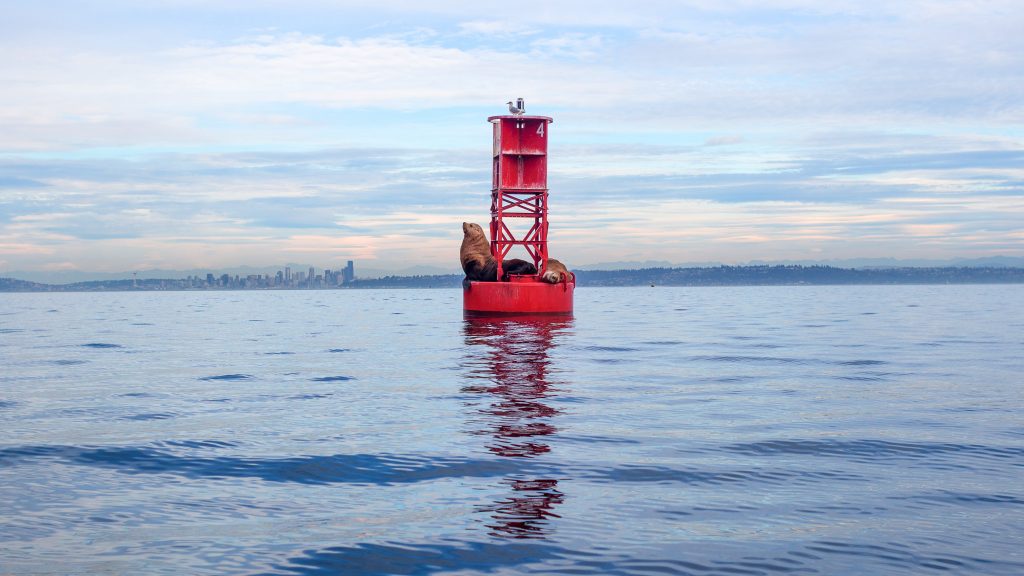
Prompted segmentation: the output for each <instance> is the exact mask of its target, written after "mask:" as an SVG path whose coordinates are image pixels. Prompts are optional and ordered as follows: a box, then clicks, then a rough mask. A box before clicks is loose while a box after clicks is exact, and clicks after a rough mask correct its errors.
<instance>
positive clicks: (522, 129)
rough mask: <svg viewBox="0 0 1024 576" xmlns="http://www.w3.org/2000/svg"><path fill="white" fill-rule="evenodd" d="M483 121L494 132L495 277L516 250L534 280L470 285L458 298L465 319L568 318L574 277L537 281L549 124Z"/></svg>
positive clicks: (542, 262) (543, 244)
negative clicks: (528, 260)
mask: <svg viewBox="0 0 1024 576" xmlns="http://www.w3.org/2000/svg"><path fill="white" fill-rule="evenodd" d="M520 102H521V100H520ZM519 108H520V109H521V108H522V106H521V103H520V105H519ZM487 120H488V121H489V122H490V123H491V124H492V126H493V130H494V138H493V141H494V143H493V154H492V156H493V166H492V170H491V226H490V232H491V255H492V256H493V257H494V259H495V260H497V262H498V276H497V277H498V278H499V279H500V278H501V277H502V274H503V271H502V269H501V262H502V260H504V259H505V258H506V257H507V256H508V254H509V252H510V251H511V250H512V248H514V247H515V246H522V247H523V249H524V250H525V251H526V253H527V255H528V256H529V257H530V258H531V259H533V264H534V266H536V268H537V274H531V275H523V276H511V277H510V279H509V281H508V282H477V281H474V282H469V283H467V284H466V287H465V288H464V290H463V292H462V304H463V310H464V311H465V313H466V314H467V315H515V314H558V315H572V295H573V290H574V289H575V288H576V276H575V275H574V274H572V273H571V272H570V273H568V275H567V277H566V278H565V279H564V280H563V281H562V282H560V283H558V284H549V283H547V282H542V281H541V280H540V277H541V276H542V275H543V274H544V272H545V271H546V270H547V264H548V132H549V128H550V126H551V123H552V122H553V120H552V119H551V118H549V117H547V116H527V115H525V114H509V115H505V116H491V117H490V118H488V119H487Z"/></svg>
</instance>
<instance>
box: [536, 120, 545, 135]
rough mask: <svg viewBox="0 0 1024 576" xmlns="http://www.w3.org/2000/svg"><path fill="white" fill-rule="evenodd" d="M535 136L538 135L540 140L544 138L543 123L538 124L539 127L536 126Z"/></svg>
mask: <svg viewBox="0 0 1024 576" xmlns="http://www.w3.org/2000/svg"><path fill="white" fill-rule="evenodd" d="M537 134H540V137H541V138H543V137H544V123H543V122H541V123H540V126H537Z"/></svg>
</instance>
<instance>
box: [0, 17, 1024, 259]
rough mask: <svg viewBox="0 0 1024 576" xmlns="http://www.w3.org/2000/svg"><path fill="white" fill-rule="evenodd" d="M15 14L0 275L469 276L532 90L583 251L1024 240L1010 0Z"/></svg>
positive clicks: (731, 252)
mask: <svg viewBox="0 0 1024 576" xmlns="http://www.w3.org/2000/svg"><path fill="white" fill-rule="evenodd" d="M509 6H515V9H514V10H513V9H510V8H509ZM2 8H3V14H4V17H3V18H2V19H0V79H2V80H0V82H2V88H3V89H2V90H0V273H3V272H4V271H21V270H34V271H45V270H51V271H53V270H83V271H95V272H115V271H126V270H144V269H151V268H164V269H192V268H213V269H219V268H226V267H233V266H238V265H248V266H257V267H260V266H266V267H268V269H269V267H272V266H276V265H280V264H282V263H286V262H308V263H312V264H315V265H317V266H323V267H339V266H340V265H343V263H344V261H345V260H348V259H354V260H356V261H357V262H358V263H359V265H361V266H363V267H364V268H374V269H380V270H402V269H403V268H406V267H408V266H412V265H416V264H426V265H430V266H436V267H439V268H442V269H449V270H452V271H454V270H457V269H458V259H457V256H456V252H457V249H458V244H459V242H460V240H461V226H460V224H461V222H462V221H463V220H469V221H476V222H480V223H482V224H483V223H485V222H486V220H487V219H488V218H489V215H488V209H489V188H490V182H489V178H490V174H489V166H490V165H489V162H490V160H489V157H488V155H489V152H490V133H489V130H490V127H489V125H488V123H487V121H486V118H487V116H489V115H494V114H500V113H502V112H503V111H504V105H503V103H504V102H506V101H507V100H509V99H513V98H515V97H524V98H526V102H527V106H528V111H529V112H530V113H535V114H543V115H548V116H552V117H554V119H555V124H554V125H553V126H552V130H551V133H550V134H551V149H550V166H549V170H550V176H549V185H550V188H551V220H552V228H551V233H550V241H551V253H552V255H555V256H557V257H559V258H560V259H562V260H564V261H566V262H568V263H569V264H570V265H587V264H591V263H595V262H609V261H625V260H662V261H669V262H674V263H686V262H709V261H711V262H723V263H744V262H748V261H752V260H768V261H772V260H794V259H796V260H821V261H838V260H843V259H851V258H878V257H896V258H905V259H912V258H931V259H957V258H981V257H988V256H995V255H1004V256H1016V257H1021V256H1024V35H1022V34H1020V30H1024V7H1021V5H1020V3H1019V2H1016V1H1009V0H1007V1H999V0H993V1H973V2H957V1H949V2H929V1H907V2H877V3H876V2H863V1H857V2H853V1H851V2H844V1H838V2H821V1H820V0H819V1H815V2H811V1H804V0H765V1H758V2H752V1H739V2H711V1H702V0H697V1H689V2H687V1H671V2H669V1H665V2H658V1H654V2H634V3H621V2H608V3H596V2H575V1H571V2H557V3H553V2H532V1H523V2H514V3H472V4H471V3H464V2H445V1H435V2H429V3H426V2H411V1H398V0H376V1H373V2H369V1H366V2H328V1H310V0H306V1H303V0H297V1H290V2H276V1H258V0H257V1H249V2H242V1H221V2H217V1H204V2H200V1H188V0H180V1H171V0H167V1H150V2H144V3H140V2H127V1H117V0H111V1H105V2H99V1H96V2H89V1H76V2H60V1H54V2H46V3H28V2H14V1H6V2H3V7H2Z"/></svg>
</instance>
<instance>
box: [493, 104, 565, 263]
mask: <svg viewBox="0 0 1024 576" xmlns="http://www.w3.org/2000/svg"><path fill="white" fill-rule="evenodd" d="M487 120H488V121H489V122H491V124H492V126H493V147H492V156H493V169H492V174H491V226H490V228H491V229H490V233H491V254H492V255H493V256H494V258H495V259H496V260H497V261H498V263H499V264H498V277H499V278H500V277H501V273H502V270H501V262H502V260H504V259H505V258H506V257H508V255H509V252H511V251H512V249H513V248H514V247H516V246H522V247H523V249H524V250H525V251H526V254H527V255H528V256H529V258H530V259H532V260H533V264H534V266H536V267H537V270H539V271H540V272H541V273H543V272H544V270H546V267H547V262H548V157H547V155H548V129H549V127H550V125H551V122H553V120H552V119H551V118H549V117H547V116H526V115H522V116H512V115H507V116H491V117H490V118H488V119H487ZM531 220H532V221H531Z"/></svg>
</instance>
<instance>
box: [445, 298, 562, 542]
mask: <svg viewBox="0 0 1024 576" xmlns="http://www.w3.org/2000/svg"><path fill="white" fill-rule="evenodd" d="M571 327H572V320H571V319H565V318H558V319H555V318H544V317H529V318H467V319H466V323H465V327H464V333H465V336H466V344H467V346H468V350H469V353H468V355H467V358H466V363H465V365H466V366H467V368H468V369H469V372H468V377H469V378H470V381H471V383H470V384H469V385H467V386H466V387H464V388H463V389H462V391H463V392H464V393H471V394H476V395H479V396H480V398H481V399H482V400H483V402H482V403H474V405H473V408H474V412H473V417H472V418H471V419H470V422H471V423H472V425H473V429H472V430H471V433H472V434H477V435H481V436H487V437H488V442H487V444H486V446H487V449H488V450H490V451H491V452H492V453H494V454H497V455H498V456H502V457H506V458H535V457H537V456H540V455H542V454H546V453H548V452H550V451H551V446H550V445H549V444H548V443H547V442H545V437H547V436H550V435H552V434H555V433H556V432H557V431H558V429H557V428H556V427H555V425H554V424H553V423H552V419H553V418H554V417H555V416H557V415H558V414H559V410H558V409H557V408H554V407H552V406H550V405H548V404H547V403H546V402H545V401H546V400H548V399H549V398H552V397H553V396H555V395H556V394H557V392H558V389H557V386H556V385H555V384H554V383H553V382H552V381H551V380H550V379H549V375H550V374H551V373H552V372H554V370H553V368H552V365H551V357H550V354H549V353H550V351H551V350H552V349H553V347H554V345H555V340H556V339H557V338H558V337H559V336H561V335H564V334H565V333H567V332H568V331H569V330H570V329H571ZM503 484H505V485H507V486H508V487H509V488H510V495H509V496H508V497H507V498H503V499H501V500H498V501H496V502H495V503H493V504H491V505H488V506H482V507H480V508H479V511H480V512H484V513H487V514H489V515H490V519H491V520H490V521H489V522H488V523H487V527H488V528H489V529H490V533H491V535H493V536H499V537H509V538H544V537H545V536H546V534H547V531H548V530H549V529H550V524H549V519H550V518H552V517H554V518H557V517H558V515H557V514H555V513H554V511H553V510H554V508H555V507H556V506H558V505H559V504H561V503H562V501H563V499H564V494H563V493H562V492H561V491H559V490H558V480H557V479H554V478H505V479H504V480H503Z"/></svg>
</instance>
